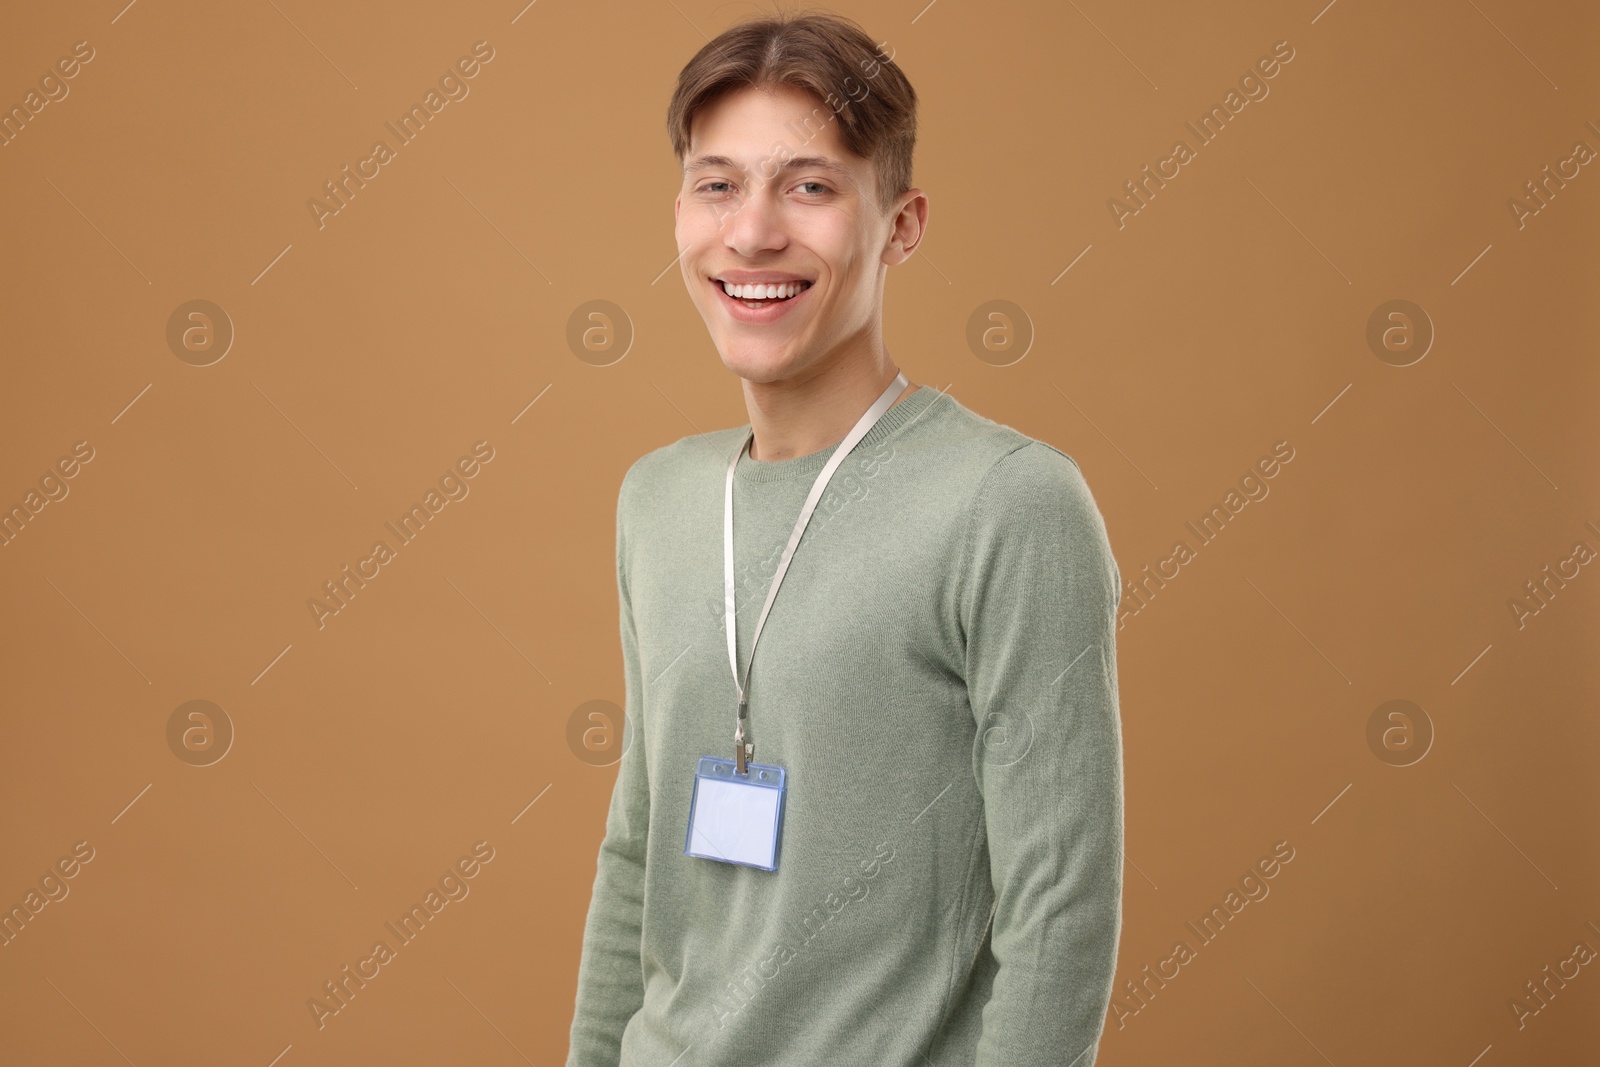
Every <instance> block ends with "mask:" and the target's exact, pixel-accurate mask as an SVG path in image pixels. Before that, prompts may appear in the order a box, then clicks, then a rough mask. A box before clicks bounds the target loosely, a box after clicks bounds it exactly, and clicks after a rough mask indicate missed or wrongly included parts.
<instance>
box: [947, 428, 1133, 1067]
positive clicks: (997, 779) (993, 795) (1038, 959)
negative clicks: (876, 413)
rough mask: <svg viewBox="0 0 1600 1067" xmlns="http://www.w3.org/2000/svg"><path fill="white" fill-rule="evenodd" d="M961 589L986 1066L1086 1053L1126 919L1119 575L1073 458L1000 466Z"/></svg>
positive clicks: (989, 482) (1083, 1062) (979, 504)
mask: <svg viewBox="0 0 1600 1067" xmlns="http://www.w3.org/2000/svg"><path fill="white" fill-rule="evenodd" d="M966 553H967V555H966V559H965V560H964V564H965V570H964V572H963V584H962V586H960V587H959V589H960V596H961V605H962V608H961V611H962V624H963V630H964V634H965V640H966V669H967V673H966V680H967V688H968V694H969V699H970V702H971V705H972V714H973V716H974V718H975V719H976V726H977V731H978V743H977V751H976V753H975V755H974V759H973V765H974V773H975V775H976V776H977V781H978V788H979V790H980V791H981V793H982V795H983V805H984V819H985V823H986V826H987V832H988V844H989V864H990V876H991V879H992V881H993V885H994V892H995V911H994V918H993V922H994V926H993V929H992V931H991V935H990V936H991V941H990V946H991V949H992V951H993V953H994V956H995V959H996V961H997V963H998V967H997V970H996V972H995V978H994V984H993V988H992V990H991V993H990V999H989V1001H988V1003H987V1004H986V1005H985V1006H984V1009H983V1032H982V1035H981V1037H980V1039H979V1043H978V1054H977V1059H976V1065H977V1067H1002V1065H1004V1067H1024V1065H1027V1067H1043V1065H1045V1064H1055V1065H1060V1067H1091V1065H1092V1064H1093V1063H1094V1061H1095V1058H1096V1054H1097V1045H1098V1042H1099V1038H1100V1033H1101V1029H1102V1027H1103V1026H1104V1024H1105V1016H1106V1010H1107V1007H1108V1006H1109V1003H1110V1000H1111V993H1112V982H1113V979H1114V977H1115V972H1116V958H1117V941H1118V938H1119V936H1120V933H1121V925H1122V880H1123V879H1122V862H1123V861H1122V828H1123V800H1122V741H1121V725H1120V721H1119V717H1118V705H1117V673H1116V609H1117V602H1118V600H1119V599H1120V597H1121V578H1120V574H1119V571H1118V569H1117V565H1116V560H1115V559H1114V558H1113V556H1112V554H1111V546H1110V543H1109V541H1108V539H1107V537H1106V529H1105V523H1104V520H1103V519H1102V517H1101V515H1100V511H1099V509H1098V508H1097V507H1096V505H1095V502H1094V498H1093V497H1092V496H1091V494H1090V492H1089V487H1088V485H1087V483H1086V482H1085V481H1084V478H1083V475H1082V473H1081V471H1080V470H1079V468H1078V465H1077V463H1076V462H1075V461H1074V460H1072V459H1071V458H1070V457H1068V456H1067V455H1066V454H1065V453H1062V452H1060V451H1058V450H1057V449H1055V448H1053V447H1052V446H1050V445H1047V444H1045V443H1043V442H1039V441H1030V442H1029V443H1027V444H1024V445H1021V446H1019V447H1018V448H1017V449H1015V450H1013V451H1012V452H1010V453H1008V454H1007V455H1006V456H1005V457H1003V458H1002V459H1001V460H1000V461H999V462H997V463H996V464H995V466H994V467H993V468H992V469H991V470H990V472H989V473H988V475H987V476H986V477H985V479H984V482H983V485H982V486H981V488H980V489H979V491H978V494H977V497H976V500H975V503H974V510H973V513H972V515H971V517H970V525H969V527H968V532H967V544H966Z"/></svg>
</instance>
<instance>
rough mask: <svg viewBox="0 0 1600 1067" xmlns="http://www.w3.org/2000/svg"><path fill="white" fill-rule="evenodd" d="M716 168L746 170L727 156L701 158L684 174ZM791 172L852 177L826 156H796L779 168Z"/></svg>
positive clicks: (686, 169) (685, 168)
mask: <svg viewBox="0 0 1600 1067" xmlns="http://www.w3.org/2000/svg"><path fill="white" fill-rule="evenodd" d="M716 167H722V168H724V169H727V170H737V171H740V172H744V170H745V168H743V167H741V166H739V165H738V164H737V163H735V162H734V161H733V160H731V159H729V158H728V157H727V156H701V157H700V158H698V159H696V160H693V161H692V162H690V163H689V164H688V165H687V166H685V167H684V168H683V173H684V174H686V175H688V174H693V173H694V172H695V171H699V170H711V169H713V168H716ZM790 170H822V171H827V172H829V173H830V174H837V175H838V176H839V177H841V178H844V179H850V178H851V177H852V175H851V174H850V172H849V171H848V170H846V169H845V168H844V167H842V166H840V165H839V164H838V163H835V162H834V161H833V160H831V159H829V158H828V157H826V156H795V157H793V158H792V159H790V160H788V161H787V162H786V163H784V164H783V165H782V166H781V167H779V168H778V173H779V174H782V173H783V172H784V171H790Z"/></svg>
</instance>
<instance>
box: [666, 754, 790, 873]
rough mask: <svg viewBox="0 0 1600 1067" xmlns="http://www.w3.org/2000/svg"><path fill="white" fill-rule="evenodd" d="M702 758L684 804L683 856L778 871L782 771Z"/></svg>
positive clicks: (781, 815)
mask: <svg viewBox="0 0 1600 1067" xmlns="http://www.w3.org/2000/svg"><path fill="white" fill-rule="evenodd" d="M747 767H748V771H749V773H748V774H746V775H744V776H740V775H739V774H738V773H736V771H735V769H734V765H733V760H730V759H718V758H717V757H715V756H701V757H700V764H699V767H698V768H697V769H696V771H695V776H694V796H693V797H692V798H691V800H690V801H689V837H688V840H687V841H686V842H685V844H684V850H683V851H684V854H685V855H688V856H697V857H699V858H701V859H708V860H721V861H722V862H723V863H736V864H739V865H740V866H744V867H755V868H757V869H759V870H763V871H774V870H777V869H778V829H779V826H780V825H781V824H782V822H783V798H784V792H785V788H784V775H783V768H782V767H775V766H770V765H767V764H761V763H751V764H748V765H747Z"/></svg>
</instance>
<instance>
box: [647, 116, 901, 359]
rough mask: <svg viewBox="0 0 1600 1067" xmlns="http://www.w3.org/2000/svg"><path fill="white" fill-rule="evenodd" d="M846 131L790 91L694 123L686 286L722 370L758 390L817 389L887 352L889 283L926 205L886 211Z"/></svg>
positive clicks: (681, 211)
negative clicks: (842, 370) (827, 376)
mask: <svg viewBox="0 0 1600 1067" xmlns="http://www.w3.org/2000/svg"><path fill="white" fill-rule="evenodd" d="M846 106H848V105H846ZM837 122H838V120H837V118H836V117H835V116H834V115H833V112H832V110H831V109H830V108H829V107H827V106H826V105H825V104H823V102H822V101H821V100H819V99H818V98H816V97H815V96H812V95H811V94H810V93H807V92H805V91H804V90H801V89H796V88H793V87H791V86H784V87H780V88H775V89H754V88H745V89H740V90H737V91H735V92H731V93H728V94H726V95H724V96H722V97H720V98H718V99H716V100H714V101H712V102H711V103H710V104H708V105H706V106H705V107H703V108H702V109H701V110H700V111H699V112H698V113H697V114H696V115H695V118H694V123H693V127H692V135H691V138H690V150H689V153H688V155H687V157H686V158H685V160H684V177H683V187H682V189H681V190H680V191H679V193H678V199H677V202H676V203H675V204H674V212H675V214H676V219H677V225H676V229H675V231H674V233H675V237H676V240H677V246H678V247H679V248H680V249H682V250H683V254H682V256H681V258H680V263H681V264H682V271H683V278H684V283H685V285H686V286H687V287H688V290H689V296H690V298H691V299H693V300H694V303H695V307H696V308H698V309H699V311H700V316H701V317H702V318H703V319H704V320H705V323H706V328H707V329H708V330H709V331H710V333H711V338H712V340H713V341H714V342H715V343H716V346H717V350H718V351H719V352H720V353H721V354H722V361H723V363H724V364H725V365H726V366H727V367H728V369H729V370H731V371H733V372H734V373H735V374H737V375H739V376H740V377H741V378H744V379H747V380H749V381H752V382H772V381H778V380H782V379H802V380H803V379H808V378H812V377H814V376H816V375H817V374H820V373H822V372H824V371H826V370H828V369H829V368H830V367H832V366H834V365H836V364H838V363H839V362H841V361H843V360H846V359H849V358H851V357H852V356H854V355H858V354H863V353H865V354H867V355H869V356H870V355H872V354H873V353H875V352H876V351H879V350H881V348H882V314H883V283H884V276H885V274H886V273H887V270H888V268H889V266H891V265H893V264H896V263H900V262H903V261H904V260H905V259H906V258H907V257H908V256H909V255H910V254H911V250H912V249H913V248H914V247H915V245H916V243H917V241H918V240H919V239H920V237H921V233H922V223H923V221H924V220H925V218H926V209H927V200H926V198H925V197H924V196H923V195H922V193H921V191H920V190H915V189H914V190H911V191H910V192H907V193H903V194H901V196H900V197H898V198H897V199H896V200H895V201H894V202H893V203H892V204H891V205H890V210H889V212H888V213H887V214H885V213H884V212H882V211H880V209H879V208H878V206H877V202H876V194H875V190H876V188H877V185H876V183H877V172H876V167H875V166H874V164H873V162H872V161H871V160H870V159H863V158H861V157H859V156H856V155H854V154H852V153H851V152H850V151H849V150H848V149H846V148H845V147H844V145H843V143H842V142H841V141H840V139H839V132H838V128H837ZM819 123H820V127H819ZM741 285H748V286H751V287H752V288H741ZM756 285H760V286H762V287H761V288H759V289H758V288H754V286H756ZM726 286H732V287H733V294H734V295H730V294H729V292H728V290H727V288H726ZM774 286H775V288H774ZM790 294H793V295H790ZM757 296H759V297H765V298H766V299H765V300H763V301H761V302H759V303H756V304H755V305H752V304H751V303H749V302H748V301H749V299H750V298H751V297H757Z"/></svg>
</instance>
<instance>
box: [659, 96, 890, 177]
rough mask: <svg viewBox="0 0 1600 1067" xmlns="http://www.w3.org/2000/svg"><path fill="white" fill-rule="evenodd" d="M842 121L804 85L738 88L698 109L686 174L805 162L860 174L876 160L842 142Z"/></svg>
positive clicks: (817, 167) (842, 174) (791, 166)
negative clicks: (860, 154) (840, 123)
mask: <svg viewBox="0 0 1600 1067" xmlns="http://www.w3.org/2000/svg"><path fill="white" fill-rule="evenodd" d="M846 106H848V104H847V105H846ZM838 125H839V122H838V118H837V116H835V115H834V113H833V109H832V108H831V107H829V106H828V105H827V104H825V103H824V102H823V101H822V99H821V98H819V97H817V96H815V95H814V94H812V93H809V92H807V91H806V90H804V89H800V88H798V87H795V86H792V85H785V86H777V87H771V88H761V89H757V88H753V87H746V88H743V89H736V90H734V91H732V92H728V93H725V94H723V95H722V96H719V97H717V98H716V99H714V100H712V101H710V102H709V103H707V104H705V105H704V106H702V107H701V108H700V109H699V110H698V111H696V112H695V115H694V119H693V120H692V122H691V123H690V127H689V152H688V154H687V156H686V157H685V158H684V174H685V175H691V174H694V173H696V172H698V171H702V170H706V169H710V168H712V167H718V168H723V169H733V170H744V171H751V172H753V171H756V170H758V169H762V168H766V169H768V170H769V171H770V169H771V168H773V167H776V166H782V167H784V169H794V167H795V166H801V165H803V166H805V167H807V168H808V169H815V170H823V171H832V172H834V173H836V174H837V175H839V176H840V177H851V178H857V179H860V178H862V177H863V176H865V175H866V174H868V173H869V171H870V168H871V167H872V161H871V160H870V159H864V158H862V157H860V156H858V155H856V154H855V153H853V152H851V151H850V150H849V149H848V148H846V147H845V146H844V143H843V141H842V140H841V139H840V137H839V129H838Z"/></svg>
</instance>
